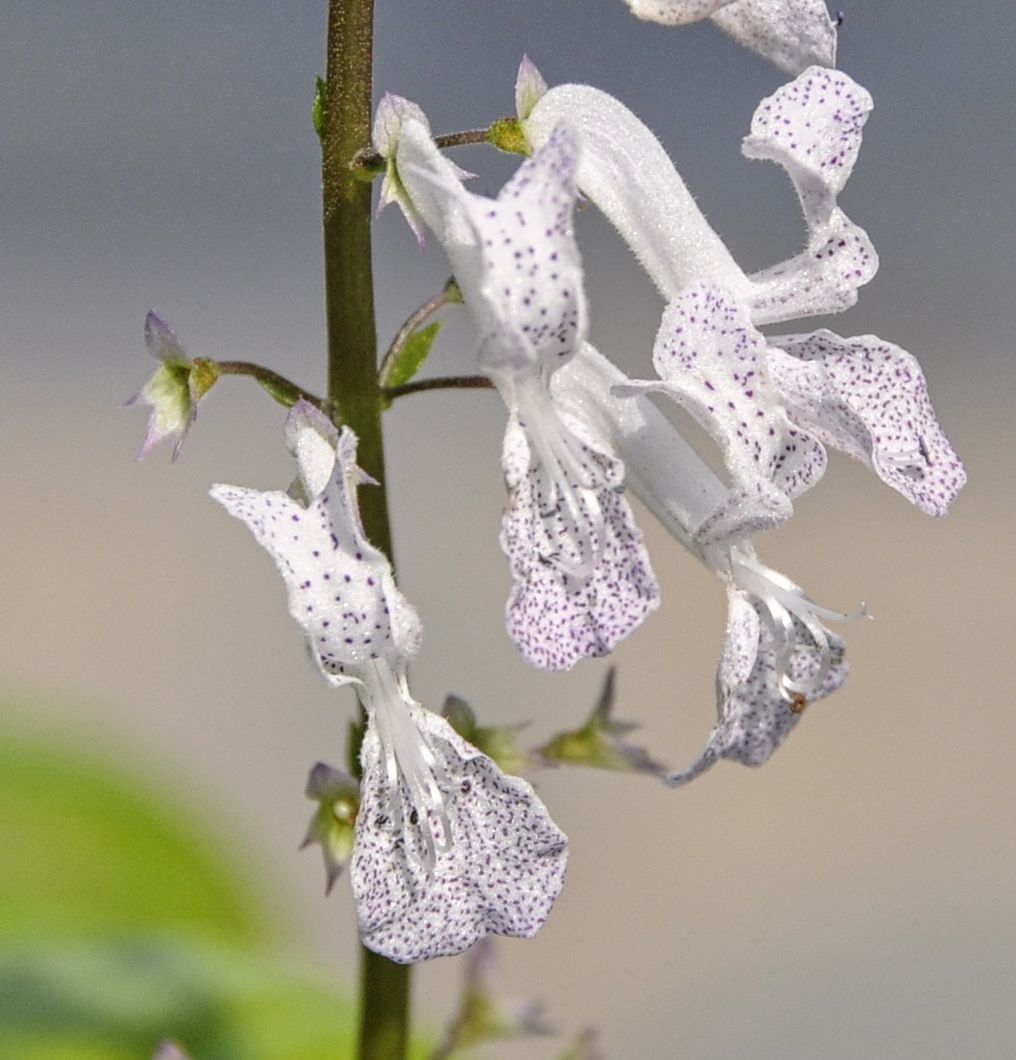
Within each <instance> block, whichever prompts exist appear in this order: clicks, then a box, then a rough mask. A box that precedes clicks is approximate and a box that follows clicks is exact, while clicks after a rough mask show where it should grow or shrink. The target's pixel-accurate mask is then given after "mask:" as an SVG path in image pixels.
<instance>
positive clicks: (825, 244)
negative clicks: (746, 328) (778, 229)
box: [749, 209, 878, 326]
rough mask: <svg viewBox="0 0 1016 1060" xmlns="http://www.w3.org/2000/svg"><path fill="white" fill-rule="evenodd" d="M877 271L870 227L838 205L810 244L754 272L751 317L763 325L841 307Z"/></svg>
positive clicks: (851, 301) (837, 310)
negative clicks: (852, 218)
mask: <svg viewBox="0 0 1016 1060" xmlns="http://www.w3.org/2000/svg"><path fill="white" fill-rule="evenodd" d="M876 272H878V254H876V253H875V248H874V246H872V243H871V240H870V239H869V238H868V233H867V232H865V231H864V229H863V228H859V227H858V226H857V225H855V224H854V223H853V222H852V221H851V220H850V219H849V218H848V217H847V216H846V215H845V214H844V213H843V211H842V210H840V209H836V210H834V211H833V213H832V216H831V217H830V219H829V221H828V222H827V223H826V224H822V225H819V226H817V227H816V228H813V229H812V231H811V235H810V238H809V241H808V248H807V249H806V250H804V251H802V252H801V253H800V254H798V255H796V256H795V257H793V258H789V259H787V260H786V261H782V262H780V263H779V264H778V265H773V266H771V267H770V268H768V269H763V270H762V271H761V272H755V273H752V275H751V281H752V283H753V284H754V285H755V289H754V291H753V292H752V295H751V297H750V299H749V304H750V306H751V319H752V322H753V323H755V324H758V325H760V326H761V325H763V324H779V323H782V322H783V321H786V320H797V319H799V318H801V317H812V316H820V315H822V314H825V313H840V312H842V311H843V310H844V309H849V308H850V307H851V306H852V305H854V304H855V303H856V302H857V289H858V288H859V287H863V286H864V285H865V284H866V283H867V282H868V281H869V280H870V279H871V278H872V277H873V276H874V275H875V273H876Z"/></svg>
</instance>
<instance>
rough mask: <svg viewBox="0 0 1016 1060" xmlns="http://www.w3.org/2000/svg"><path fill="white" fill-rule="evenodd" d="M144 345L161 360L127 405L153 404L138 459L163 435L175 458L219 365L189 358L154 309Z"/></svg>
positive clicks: (148, 317) (211, 384)
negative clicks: (171, 442)
mask: <svg viewBox="0 0 1016 1060" xmlns="http://www.w3.org/2000/svg"><path fill="white" fill-rule="evenodd" d="M145 346H147V348H148V352H149V353H150V354H151V355H152V356H153V357H154V358H155V359H156V360H157V361H161V362H162V364H161V365H160V366H159V367H158V368H157V369H156V371H155V374H154V375H153V376H152V378H151V379H149V380H148V382H147V383H145V385H144V386H143V387H142V388H141V389H140V390H139V391H138V392H137V393H136V394H134V395H133V396H132V397H130V398H129V399H128V401H127V404H128V405H137V404H144V405H150V406H151V408H152V414H151V416H150V417H149V418H148V430H147V432H146V433H145V440H144V442H142V444H141V449H140V451H139V452H138V459H139V460H142V459H144V458H145V457H146V456H147V455H148V454H149V452H150V451H151V450H152V449H153V448H154V447H155V446H156V445H158V444H159V442H161V441H162V440H163V439H164V438H175V439H176V444H175V445H174V446H173V456H172V460H173V461H174V462H175V461H176V458H177V457H178V456H179V455H180V449H181V447H182V446H183V440H184V438H185V437H186V435H187V432H188V431H189V430H190V428H191V424H192V423H193V422H194V420H195V419H196V418H197V414H198V402H199V401H200V400H201V399H202V398H203V397H204V396H205V394H207V393H208V391H209V390H211V389H212V387H213V386H214V385H215V383H216V381H217V380H218V378H219V367H218V365H217V364H216V363H215V362H214V361H208V360H203V359H198V360H191V359H190V358H189V357H188V355H187V354H186V353H185V352H184V349H183V347H182V346H181V345H180V343H179V341H178V340H177V337H176V335H175V334H174V332H173V330H172V329H171V328H170V327H169V325H168V324H167V323H166V322H165V321H164V320H163V319H162V318H161V317H160V316H159V315H158V314H157V313H156V312H155V311H154V310H150V311H149V313H148V316H147V317H146V318H145Z"/></svg>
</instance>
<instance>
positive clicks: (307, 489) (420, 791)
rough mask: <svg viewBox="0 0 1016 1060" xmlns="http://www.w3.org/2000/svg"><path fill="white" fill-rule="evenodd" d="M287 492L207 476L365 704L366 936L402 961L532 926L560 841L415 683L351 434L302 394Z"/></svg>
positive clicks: (528, 931) (329, 672)
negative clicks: (366, 513) (422, 700)
mask: <svg viewBox="0 0 1016 1060" xmlns="http://www.w3.org/2000/svg"><path fill="white" fill-rule="evenodd" d="M286 436H287V442H288V445H289V449H290V451H291V452H292V453H293V455H294V456H295V457H296V459H297V465H298V475H297V479H296V481H295V482H294V483H293V486H292V487H291V488H290V490H289V491H288V492H281V491H269V492H262V491H259V490H253V489H244V488H241V487H236V486H225V485H217V486H215V487H213V489H212V496H213V497H214V498H215V499H216V500H217V501H219V502H220V503H221V504H222V505H223V506H224V507H225V508H226V510H227V511H228V512H229V513H230V514H231V515H233V516H235V517H236V518H238V519H240V520H242V521H243V522H244V523H246V524H247V526H248V528H249V529H250V530H251V532H252V533H253V534H254V536H255V538H256V539H257V541H258V542H259V543H260V544H261V545H262V546H263V547H264V548H265V549H266V550H267V551H268V552H269V554H270V555H271V556H272V558H273V559H274V560H275V562H276V565H277V566H278V569H279V572H280V574H281V575H282V578H283V581H284V582H285V584H286V589H287V593H288V598H289V611H290V614H291V615H292V616H293V617H294V618H295V619H296V621H297V623H298V624H299V625H300V627H301V628H302V630H303V632H304V634H305V636H306V638H307V642H308V646H309V648H310V651H311V653H312V655H313V657H314V658H315V660H316V661H317V664H318V666H319V668H320V669H321V672H322V673H323V674H324V676H325V677H326V679H327V680H328V681H329V683H331V684H332V685H336V686H337V685H343V684H351V685H353V686H354V688H355V689H356V692H357V695H358V696H359V698H360V702H361V704H362V706H363V708H364V711H365V713H366V716H367V729H366V732H365V734H364V738H363V743H362V746H361V750H360V765H361V769H362V780H361V784H360V806H359V811H358V813H357V815H356V827H355V834H354V845H353V850H352V857H351V861H350V877H351V882H352V886H353V893H354V896H355V898H356V903H357V915H358V919H359V926H360V935H361V938H362V940H363V942H364V944H365V945H366V946H368V947H370V948H371V949H373V950H375V951H376V952H378V953H381V954H383V955H384V956H386V957H389V958H390V959H392V960H394V961H399V962H402V963H408V962H413V961H420V960H425V959H428V958H431V957H437V956H443V955H447V954H454V953H460V952H461V951H462V950H464V949H466V948H467V947H468V946H469V945H471V944H472V943H473V942H475V941H476V940H477V939H479V938H482V937H483V936H484V935H486V934H488V933H489V932H495V933H498V934H508V935H521V936H531V935H533V934H534V933H535V932H536V931H537V930H538V929H539V927H540V926H541V925H542V924H543V922H544V920H545V919H546V917H547V915H548V914H549V912H550V908H551V906H552V904H553V902H554V900H555V898H556V897H557V894H558V893H559V891H560V889H561V885H562V882H563V876H564V869H565V863H566V860H567V839H566V838H565V836H564V835H563V834H562V833H561V832H560V830H559V829H558V828H557V826H556V825H555V824H554V822H553V821H552V820H551V819H550V817H549V815H548V814H547V811H546V809H545V808H544V806H543V804H542V803H541V802H540V800H539V799H538V798H537V797H536V795H535V793H534V792H533V789H532V787H531V786H530V785H529V784H528V783H527V782H526V781H524V780H521V779H519V778H517V777H510V776H507V775H505V774H504V773H502V772H501V771H500V770H499V769H498V768H497V766H496V765H495V764H494V763H493V762H492V761H491V759H489V758H488V757H487V756H486V755H484V754H481V753H480V752H479V751H478V750H477V749H476V748H475V747H472V746H471V745H470V744H468V743H466V742H465V741H464V740H463V739H461V738H460V737H459V736H458V735H457V734H456V733H455V731H454V730H453V729H452V728H451V726H450V725H449V724H448V722H447V721H445V720H444V719H443V718H441V717H439V716H438V715H437V714H434V713H432V712H431V711H428V710H425V709H424V708H423V707H421V706H420V705H419V704H418V703H417V702H416V701H415V700H414V699H413V698H412V697H411V695H410V693H409V688H408V684H407V680H406V666H407V663H408V661H409V659H410V658H411V657H412V656H413V655H415V653H416V651H417V650H418V647H419V642H420V634H421V629H420V622H419V619H418V617H417V615H416V612H415V611H414V610H413V608H412V607H411V605H410V604H409V602H408V601H407V600H406V599H405V597H404V596H403V595H402V593H401V592H400V591H399V590H398V588H397V587H396V585H395V580H394V577H393V575H392V570H391V566H390V564H389V563H388V560H387V559H386V558H385V556H384V555H383V554H382V553H381V552H380V551H379V550H377V549H376V548H374V546H372V545H371V544H370V542H369V541H367V539H366V537H365V536H364V532H363V528H362V526H361V523H360V515H359V509H358V506H357V497H356V489H357V486H358V485H359V484H361V483H364V482H369V481H370V480H369V479H368V478H367V476H366V475H364V473H363V472H362V471H361V470H360V469H359V468H358V467H357V466H356V462H355V454H356V436H355V435H354V434H353V432H352V431H350V430H349V429H348V428H343V429H342V430H341V431H336V429H335V428H334V427H333V426H332V424H331V423H330V421H329V420H328V419H327V418H326V417H325V416H324V415H323V414H322V413H320V412H319V411H318V410H317V409H315V408H314V407H313V406H312V405H310V404H308V403H307V402H304V401H301V402H298V403H297V404H296V405H294V407H293V409H292V411H291V413H290V415H289V418H288V419H287V422H286Z"/></svg>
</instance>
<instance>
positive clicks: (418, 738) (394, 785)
mask: <svg viewBox="0 0 1016 1060" xmlns="http://www.w3.org/2000/svg"><path fill="white" fill-rule="evenodd" d="M363 689H364V692H365V694H366V696H367V698H368V700H369V703H368V704H367V708H368V710H369V711H370V714H371V719H372V721H373V723H374V725H375V726H376V727H377V736H378V740H379V741H380V744H381V749H382V753H383V754H384V756H385V772H386V776H387V781H388V785H387V786H388V802H389V810H390V815H391V818H392V824H393V827H394V829H395V831H396V833H404V832H405V831H406V829H407V821H406V819H405V814H404V812H403V799H402V789H403V786H404V787H405V789H406V790H407V791H408V794H409V802H410V805H411V806H412V812H411V814H410V815H409V822H408V826H410V827H417V828H419V831H420V836H421V838H422V839H423V844H424V854H423V857H422V859H421V858H420V857H419V856H418V854H417V851H416V849H415V845H414V844H411V843H406V844H405V851H406V855H407V856H408V857H410V858H412V859H413V860H414V861H416V862H417V863H418V864H419V865H420V866H421V867H422V868H423V869H424V870H425V871H426V872H427V874H428V875H430V874H431V873H433V871H434V867H435V865H436V864H437V855H438V854H444V853H447V852H448V851H449V850H450V849H451V846H452V828H451V821H450V819H449V815H448V810H447V806H446V804H445V799H444V795H443V794H442V791H441V789H442V787H445V786H447V784H448V777H447V773H446V771H445V768H444V765H443V764H442V763H441V762H440V761H439V759H438V756H437V755H436V754H435V753H434V750H433V748H432V747H431V746H430V744H429V743H428V741H427V737H426V735H425V734H424V733H423V732H421V731H420V729H419V728H418V727H417V725H416V724H415V723H414V721H413V719H412V716H411V714H410V711H409V702H408V701H407V698H406V695H405V694H403V691H402V690H401V689H400V688H399V685H398V684H397V683H396V679H395V675H394V673H393V672H392V669H391V667H390V665H389V664H388V663H387V662H384V661H382V660H376V661H374V662H373V663H371V664H370V666H369V668H367V667H365V673H364V685H363ZM435 826H437V827H435Z"/></svg>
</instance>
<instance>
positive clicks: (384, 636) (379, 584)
mask: <svg viewBox="0 0 1016 1060" xmlns="http://www.w3.org/2000/svg"><path fill="white" fill-rule="evenodd" d="M310 408H311V406H309V405H307V404H306V403H305V402H301V403H298V404H297V405H295V406H294V409H293V412H292V413H291V423H292V422H295V421H297V420H298V419H299V418H303V419H305V420H309V421H310V422H311V423H312V424H313V423H315V422H316V417H315V416H314V415H313V414H312V413H311V412H310V411H308V410H309V409H310ZM308 432H309V433H308ZM290 434H291V436H292V437H293V444H294V448H295V451H296V453H297V456H298V460H299V466H300V479H299V481H301V482H309V483H315V482H317V481H319V475H320V467H321V460H322V454H321V451H320V445H319V440H320V434H319V432H318V430H317V428H316V427H315V426H313V425H311V426H305V427H303V428H302V429H301V430H296V431H295V434H294V432H293V431H291V432H290ZM337 446H338V448H337V451H336V455H335V460H334V473H333V475H332V477H331V479H330V482H329V484H328V486H327V487H326V488H325V489H324V492H322V493H320V494H318V495H316V496H315V495H313V487H312V493H311V498H310V499H309V500H308V499H306V498H303V497H294V496H293V495H292V493H284V492H282V491H280V490H272V491H268V492H262V491H261V490H254V489H245V488H243V487H239V486H226V485H216V486H214V487H213V488H212V491H211V494H212V497H214V498H215V500H217V501H218V502H219V503H220V504H222V505H223V506H224V507H225V509H226V510H227V511H228V512H229V514H230V515H233V516H235V517H236V518H237V519H240V520H241V521H243V522H244V523H246V524H247V526H248V528H249V529H250V530H251V532H252V533H253V534H254V537H255V538H256V539H257V541H258V543H259V544H261V545H262V546H263V547H264V548H265V549H266V550H267V551H268V552H269V553H270V555H271V556H272V558H273V559H274V560H275V563H276V565H277V566H278V568H279V572H280V573H281V575H282V578H283V580H284V581H285V583H286V590H287V592H288V595H289V613H290V614H291V615H292V616H293V618H294V619H296V621H297V622H298V623H299V624H300V626H301V627H302V628H303V630H304V632H305V633H306V635H307V639H308V643H309V645H310V648H311V651H312V652H313V654H314V657H315V658H316V659H317V661H318V663H319V665H320V666H321V669H322V672H323V673H324V674H325V676H327V677H329V678H330V679H332V680H333V681H334V682H335V683H339V684H341V683H344V682H346V681H348V680H351V679H353V678H352V677H351V676H350V668H354V670H355V667H356V666H358V665H360V664H362V663H364V662H367V661H369V660H371V659H377V658H380V657H382V656H385V655H389V654H394V655H395V656H396V657H397V658H399V659H405V658H408V657H409V656H411V655H413V654H415V652H416V650H417V648H418V646H419V641H420V623H419V619H418V618H417V616H416V612H415V611H414V610H413V608H412V607H411V605H410V604H409V602H408V601H407V600H406V599H405V597H404V596H403V595H402V594H401V593H400V592H399V590H398V589H397V588H396V586H395V581H394V578H393V577H392V572H391V567H390V565H389V563H388V560H387V559H386V558H385V556H384V554H383V553H381V552H380V551H379V550H378V549H376V548H374V546H373V545H371V544H370V542H369V541H367V539H366V537H365V536H364V533H363V529H362V527H361V525H360V518H359V510H358V508H357V503H356V486H357V484H358V483H359V482H360V481H362V478H363V473H362V472H361V471H360V469H359V468H358V467H357V466H356V463H355V459H356V436H355V435H354V434H353V432H352V431H351V430H349V428H344V429H343V430H342V433H341V434H340V435H339V436H338V438H337ZM354 676H355V673H354Z"/></svg>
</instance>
